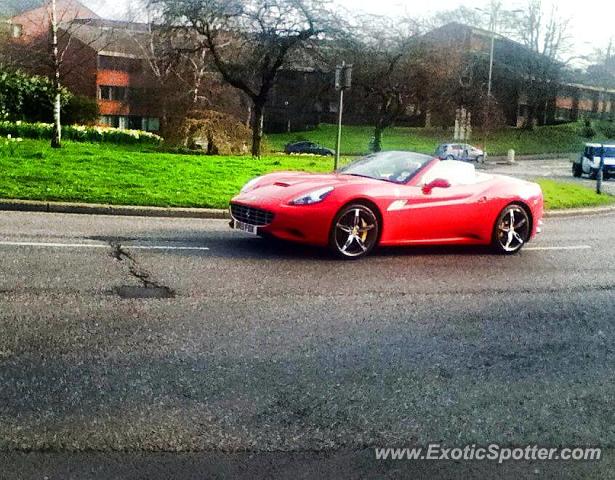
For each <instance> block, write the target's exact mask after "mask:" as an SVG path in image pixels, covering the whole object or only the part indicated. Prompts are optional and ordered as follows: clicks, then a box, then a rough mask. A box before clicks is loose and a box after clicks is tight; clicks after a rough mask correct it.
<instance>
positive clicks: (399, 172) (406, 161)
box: [339, 152, 433, 183]
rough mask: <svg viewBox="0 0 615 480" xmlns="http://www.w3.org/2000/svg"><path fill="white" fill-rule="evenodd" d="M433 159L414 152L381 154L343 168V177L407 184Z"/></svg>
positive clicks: (369, 156) (364, 158) (361, 159)
mask: <svg viewBox="0 0 615 480" xmlns="http://www.w3.org/2000/svg"><path fill="white" fill-rule="evenodd" d="M432 159H433V157H431V156H429V155H423V154H420V153H412V152H380V153H375V154H373V155H368V156H367V157H363V158H360V159H359V160H356V161H354V162H352V163H350V164H349V165H346V166H345V167H343V168H341V169H340V170H339V173H341V174H343V175H357V176H360V177H367V178H373V179H375V180H384V181H387V182H394V183H406V182H408V181H409V180H410V179H411V178H412V177H414V176H415V175H416V174H417V172H418V171H419V170H420V169H421V168H423V167H424V166H425V165H426V164H427V163H429V162H430V161H431V160H432Z"/></svg>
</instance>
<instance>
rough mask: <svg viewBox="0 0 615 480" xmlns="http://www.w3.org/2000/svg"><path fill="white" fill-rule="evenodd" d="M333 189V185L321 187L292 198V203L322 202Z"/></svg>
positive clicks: (309, 203) (308, 203) (310, 203)
mask: <svg viewBox="0 0 615 480" xmlns="http://www.w3.org/2000/svg"><path fill="white" fill-rule="evenodd" d="M332 191H333V187H325V188H319V189H318V190H314V191H313V192H310V193H308V194H307V195H301V196H300V197H297V198H295V199H294V200H291V202H290V204H291V205H312V204H314V203H318V202H322V201H323V200H324V199H325V198H327V196H328V195H329V194H330V193H331V192H332Z"/></svg>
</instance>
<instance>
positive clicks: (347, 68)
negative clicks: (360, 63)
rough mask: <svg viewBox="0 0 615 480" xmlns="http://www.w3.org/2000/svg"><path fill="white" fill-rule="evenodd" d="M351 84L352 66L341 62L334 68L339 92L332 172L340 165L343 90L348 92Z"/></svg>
mask: <svg viewBox="0 0 615 480" xmlns="http://www.w3.org/2000/svg"><path fill="white" fill-rule="evenodd" d="M351 84H352V65H346V62H342V64H341V65H338V66H337V67H336V68H335V89H336V90H338V91H339V92H340V99H339V105H338V108H337V142H336V146H335V163H334V165H333V170H337V167H338V165H339V163H340V148H341V145H342V115H343V111H344V90H348V89H349V88H350V86H351Z"/></svg>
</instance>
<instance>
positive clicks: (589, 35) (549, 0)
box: [83, 0, 615, 55]
mask: <svg viewBox="0 0 615 480" xmlns="http://www.w3.org/2000/svg"><path fill="white" fill-rule="evenodd" d="M83 1H84V3H86V4H88V5H91V6H92V7H93V8H94V10H95V11H96V12H97V13H99V14H101V15H103V16H108V17H110V18H118V17H121V15H122V13H123V12H124V11H125V9H126V7H125V5H126V4H127V1H126V0H83ZM332 3H333V5H337V6H339V7H341V8H346V9H348V10H350V11H352V12H357V11H363V12H365V13H370V14H377V15H390V16H392V17H399V16H406V15H407V16H410V17H425V16H429V15H431V14H434V13H436V12H438V11H442V10H452V9H454V8H456V7H458V6H460V5H465V6H466V7H468V8H472V7H479V8H480V7H485V6H486V5H487V3H488V2H487V0H466V1H461V0H429V1H412V0H407V1H402V0H332ZM503 3H504V5H503V6H504V8H506V9H511V10H513V9H518V8H523V6H524V5H526V4H527V0H503ZM543 4H544V6H545V9H546V10H547V11H550V10H551V8H552V6H553V5H557V9H558V11H559V15H560V16H562V17H565V18H568V19H570V30H569V34H570V35H571V37H572V42H571V43H572V46H571V48H572V49H573V54H574V55H588V54H591V53H592V52H593V50H594V49H597V48H600V49H604V50H606V47H607V46H608V44H609V40H610V38H611V37H613V38H614V42H615V28H614V24H615V23H614V19H615V1H613V0H583V1H582V2H581V1H579V0H543Z"/></svg>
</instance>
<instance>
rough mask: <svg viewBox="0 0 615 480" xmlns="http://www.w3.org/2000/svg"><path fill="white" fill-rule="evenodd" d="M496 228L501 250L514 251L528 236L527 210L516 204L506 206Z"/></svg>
mask: <svg viewBox="0 0 615 480" xmlns="http://www.w3.org/2000/svg"><path fill="white" fill-rule="evenodd" d="M496 228H497V231H496V236H497V241H498V242H499V244H500V247H501V248H502V250H503V251H504V252H508V253H512V252H516V251H517V250H519V249H520V248H521V247H522V246H523V245H524V244H525V242H527V239H528V238H529V233H530V221H529V217H528V215H527V212H526V211H525V210H524V209H523V208H522V207H520V206H518V205H510V206H509V207H506V209H505V210H504V211H503V212H502V214H501V215H500V217H499V222H498V225H497V227H496Z"/></svg>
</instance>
